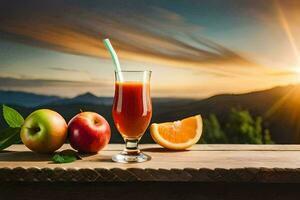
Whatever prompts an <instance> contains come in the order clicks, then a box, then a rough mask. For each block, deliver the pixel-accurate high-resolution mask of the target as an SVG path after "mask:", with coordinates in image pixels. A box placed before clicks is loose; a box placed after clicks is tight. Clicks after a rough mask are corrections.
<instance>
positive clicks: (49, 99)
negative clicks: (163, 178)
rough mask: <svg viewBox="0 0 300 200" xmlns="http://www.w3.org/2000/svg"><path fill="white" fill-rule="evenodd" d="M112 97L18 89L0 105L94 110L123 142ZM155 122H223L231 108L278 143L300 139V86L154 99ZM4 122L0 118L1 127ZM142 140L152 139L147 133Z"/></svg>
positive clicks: (67, 113)
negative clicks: (212, 118)
mask: <svg viewBox="0 0 300 200" xmlns="http://www.w3.org/2000/svg"><path fill="white" fill-rule="evenodd" d="M112 101H113V98H112V97H98V96H95V95H94V94H92V93H85V94H82V95H79V96H76V97H74V98H62V97H58V96H46V95H37V94H32V93H26V92H17V91H0V104H7V105H10V106H12V107H14V108H15V109H17V110H18V111H19V112H20V113H22V115H23V116H27V115H28V114H30V112H32V111H33V110H35V109H39V108H50V109H53V110H56V111H57V112H59V113H61V114H62V115H63V116H64V117H65V119H66V120H67V121H68V120H70V119H71V118H72V116H74V115H75V114H77V113H79V112H80V111H81V110H82V111H94V112H97V113H99V114H101V115H102V116H104V117H105V118H106V119H107V120H108V122H109V123H110V125H111V128H112V139H111V142H112V143H117V142H122V138H121V137H120V136H119V134H117V131H116V129H115V127H114V125H113V124H114V123H113V120H112V116H111V107H112ZM152 101H153V117H152V122H164V121H174V120H178V119H181V118H184V117H188V116H191V115H196V114H198V113H200V114H201V115H202V116H203V117H204V118H205V117H207V116H208V115H209V114H211V113H213V114H216V116H217V117H218V119H219V120H220V122H221V123H224V122H225V120H226V117H227V114H228V112H229V111H230V109H232V108H234V107H238V108H242V109H247V110H249V112H250V113H251V114H252V115H254V116H262V117H263V119H264V126H265V127H267V128H269V129H270V132H271V135H272V139H273V140H274V141H275V142H276V143H299V142H300V85H288V86H280V87H275V88H271V89H268V90H262V91H255V92H250V93H245V94H220V95H215V96H212V97H210V98H206V99H178V98H153V99H152ZM4 126H5V123H4V121H3V119H2V117H0V127H4ZM142 142H144V143H151V142H153V141H152V139H151V137H150V135H149V134H145V135H144V137H143V139H142Z"/></svg>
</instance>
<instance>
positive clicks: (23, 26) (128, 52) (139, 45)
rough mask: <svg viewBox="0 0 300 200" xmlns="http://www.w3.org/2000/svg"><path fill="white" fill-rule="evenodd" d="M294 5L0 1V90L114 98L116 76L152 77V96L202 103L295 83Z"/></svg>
mask: <svg viewBox="0 0 300 200" xmlns="http://www.w3.org/2000/svg"><path fill="white" fill-rule="evenodd" d="M299 13H300V2H299V1H298V3H297V1H296V0H294V1H291V0H285V1H283V0H282V1H280V0H277V1H274V0H264V1H259V0H257V1H255V3H253V0H243V1H241V0H228V1H222V0H209V1H197V0H188V1H174V0H169V1H167V0H156V1H155V0H152V1H146V0H144V1H138V0H131V1H125V0H118V1H116V0H110V1H96V0H89V1H86V0H75V1H74V0H72V1H71V0H47V1H37V0H28V1H17V0H2V1H1V5H0V90H17V91H28V92H34V93H40V94H51V95H60V96H68V97H72V96H75V95H78V94H81V93H84V92H87V91H89V92H93V93H94V94H96V95H99V96H112V95H113V90H114V87H113V83H114V74H113V63H112V60H111V58H110V56H109V54H108V52H107V51H106V49H105V48H104V45H103V43H102V40H103V39H104V38H106V37H108V38H110V40H111V42H112V44H113V45H114V47H115V49H116V50H117V53H118V55H119V58H120V62H121V65H122V68H123V69H126V70H143V69H150V70H152V71H153V76H152V82H151V86H152V94H153V96H164V97H197V98H203V97H208V96H211V95H213V94H219V93H243V92H249V91H253V90H260V89H266V88H270V87H274V86H277V85H287V84H294V83H298V82H300V54H299V50H298V49H299V48H298V47H300V14H299Z"/></svg>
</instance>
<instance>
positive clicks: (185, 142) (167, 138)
mask: <svg viewBox="0 0 300 200" xmlns="http://www.w3.org/2000/svg"><path fill="white" fill-rule="evenodd" d="M150 133H151V136H152V138H153V140H154V141H155V142H156V143H157V144H159V145H161V146H163V147H165V148H167V149H173V150H183V149H187V148H189V147H191V146H192V145H193V144H196V143H197V142H198V141H199V139H200V137H201V134H202V118H201V115H195V116H193V117H188V118H185V119H182V120H179V121H175V122H165V123H160V124H156V123H153V124H151V127H150Z"/></svg>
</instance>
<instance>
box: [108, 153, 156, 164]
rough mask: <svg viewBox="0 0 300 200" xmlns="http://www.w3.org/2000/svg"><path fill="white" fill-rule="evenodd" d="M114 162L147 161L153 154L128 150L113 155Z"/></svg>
mask: <svg viewBox="0 0 300 200" xmlns="http://www.w3.org/2000/svg"><path fill="white" fill-rule="evenodd" d="M112 160H113V161H114V162H118V163H136V162H138V163H139V162H145V161H148V160H151V156H149V155H147V154H144V153H141V152H138V153H137V154H128V153H127V152H121V153H119V154H117V155H114V156H113V157H112Z"/></svg>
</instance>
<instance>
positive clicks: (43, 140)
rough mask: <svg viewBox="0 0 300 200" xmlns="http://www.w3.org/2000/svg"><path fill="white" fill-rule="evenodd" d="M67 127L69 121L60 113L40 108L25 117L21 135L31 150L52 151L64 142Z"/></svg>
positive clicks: (39, 151)
mask: <svg viewBox="0 0 300 200" xmlns="http://www.w3.org/2000/svg"><path fill="white" fill-rule="evenodd" d="M67 128H68V126H67V123H66V121H65V119H64V118H63V117H62V116H61V115H60V114H58V113H57V112H55V111H53V110H49V109H40V110H36V111H34V112H33V113H31V114H30V115H29V116H28V117H27V118H26V119H25V122H24V124H23V126H22V128H21V133H20V134H21V135H20V136H21V140H22V142H23V143H24V144H25V146H26V147H28V148H29V149H30V150H32V151H34V152H38V153H51V152H54V151H56V150H57V149H59V148H60V147H61V146H62V145H63V144H64V142H65V140H66V137H67Z"/></svg>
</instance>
